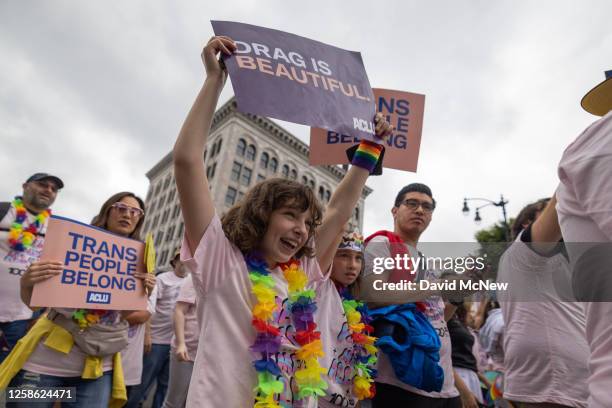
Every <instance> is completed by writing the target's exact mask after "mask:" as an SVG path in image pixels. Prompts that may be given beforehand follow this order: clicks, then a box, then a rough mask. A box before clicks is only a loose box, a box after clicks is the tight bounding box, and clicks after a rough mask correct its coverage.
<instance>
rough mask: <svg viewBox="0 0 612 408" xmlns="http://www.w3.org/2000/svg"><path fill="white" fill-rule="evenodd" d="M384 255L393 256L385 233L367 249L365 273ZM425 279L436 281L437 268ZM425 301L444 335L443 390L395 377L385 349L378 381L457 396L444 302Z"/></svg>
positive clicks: (431, 319) (436, 395)
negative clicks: (416, 384) (384, 235)
mask: <svg viewBox="0 0 612 408" xmlns="http://www.w3.org/2000/svg"><path fill="white" fill-rule="evenodd" d="M406 248H407V249H408V250H409V251H410V253H414V254H416V253H417V250H416V249H415V248H410V247H408V245H406ZM383 257H384V258H386V257H391V250H390V244H389V240H388V239H387V238H386V237H383V236H377V237H374V238H372V240H371V241H370V242H369V243H368V245H367V246H366V249H365V270H364V276H367V275H369V274H372V273H373V271H372V270H373V265H374V258H383ZM390 273H391V271H390V270H386V271H384V272H383V273H382V274H380V275H379V276H380V277H381V279H382V280H385V279H386V278H388V276H389V274H390ZM424 279H431V280H434V279H436V276H435V274H434V273H433V271H430V270H427V271H425V276H424ZM423 303H424V304H425V312H424V314H425V316H427V319H428V320H429V322H430V323H431V325H432V326H433V327H434V329H435V330H436V331H437V333H438V336H439V337H440V343H441V347H440V361H439V364H440V367H442V370H444V385H443V386H442V390H441V391H440V392H426V391H423V390H420V389H418V388H416V387H413V386H411V385H408V384H406V383H404V382H402V381H400V380H399V379H398V378H397V377H396V376H395V373H394V371H393V366H391V362H390V361H389V358H388V357H387V356H386V355H385V353H382V352H381V353H379V355H378V377H377V378H376V382H380V383H384V384H390V385H393V386H395V387H399V388H403V389H405V390H407V391H410V392H413V393H415V394H419V395H424V396H426V397H430V398H453V397H456V396H458V395H459V391H457V388H456V387H455V377H454V373H453V361H452V359H451V351H452V349H451V342H450V335H449V333H448V327H447V326H446V320H445V319H444V307H445V306H444V301H443V300H442V298H441V297H440V296H431V297H429V298H427V299H425V300H424V301H423Z"/></svg>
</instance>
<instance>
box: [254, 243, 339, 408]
mask: <svg viewBox="0 0 612 408" xmlns="http://www.w3.org/2000/svg"><path fill="white" fill-rule="evenodd" d="M245 262H246V264H247V268H248V270H249V279H250V280H251V283H252V285H253V288H252V293H253V294H254V295H255V298H256V299H257V300H256V303H255V306H254V307H253V321H252V324H253V327H254V328H255V331H256V332H257V336H256V338H255V342H254V343H253V345H251V351H254V352H256V353H261V358H260V359H258V360H255V361H253V366H254V368H255V371H256V372H257V385H256V386H255V389H254V393H255V404H254V407H255V408H280V405H279V404H278V402H277V401H276V395H277V394H280V393H281V392H283V389H284V386H283V383H282V381H280V380H278V379H277V378H278V376H280V375H281V370H280V368H279V367H278V365H277V364H276V362H275V361H274V360H273V359H272V358H271V356H273V355H274V354H275V353H277V352H278V351H279V350H280V347H281V333H280V329H279V327H278V325H276V324H275V322H274V317H273V316H274V312H275V311H277V309H278V306H277V304H276V299H275V298H276V291H275V290H274V286H275V283H274V279H273V278H272V276H270V271H268V269H267V265H266V262H265V261H264V260H263V259H262V258H261V257H260V256H259V255H258V254H250V255H247V256H245ZM279 266H280V268H281V270H282V271H283V275H284V277H285V279H286V280H287V283H288V284H289V303H288V309H289V311H290V315H291V320H292V323H293V326H294V327H295V334H294V338H295V341H296V342H297V343H298V344H299V345H300V348H299V350H298V351H297V353H296V355H297V358H298V360H299V361H298V362H297V364H296V366H297V367H298V369H297V370H296V371H295V373H294V380H295V383H296V385H297V389H298V391H297V399H303V398H305V397H308V396H314V397H318V396H324V395H325V391H324V390H325V389H326V388H327V383H326V382H325V380H323V379H322V377H321V376H322V374H323V373H325V369H324V368H323V367H321V365H320V364H319V360H318V358H319V357H322V356H323V355H324V353H323V344H322V343H321V332H319V331H317V330H316V328H317V325H316V323H315V321H314V312H315V310H316V309H317V307H316V304H315V302H314V299H315V292H314V290H312V289H306V285H307V283H308V277H307V276H306V273H305V272H304V270H303V269H302V268H301V267H300V263H299V261H297V260H294V259H292V260H290V261H289V262H287V263H285V264H281V265H279Z"/></svg>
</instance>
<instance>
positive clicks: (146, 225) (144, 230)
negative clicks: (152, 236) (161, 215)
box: [142, 220, 149, 233]
mask: <svg viewBox="0 0 612 408" xmlns="http://www.w3.org/2000/svg"><path fill="white" fill-rule="evenodd" d="M148 229H149V220H146V221H145V223H144V227H142V232H145V233H146V232H147V230H148Z"/></svg>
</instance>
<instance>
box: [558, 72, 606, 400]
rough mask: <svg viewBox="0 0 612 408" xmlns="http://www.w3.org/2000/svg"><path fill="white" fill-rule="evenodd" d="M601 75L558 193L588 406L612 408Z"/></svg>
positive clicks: (564, 161)
mask: <svg viewBox="0 0 612 408" xmlns="http://www.w3.org/2000/svg"><path fill="white" fill-rule="evenodd" d="M605 77H606V79H605V80H604V81H603V82H601V83H600V84H598V85H597V86H596V87H595V88H593V89H592V90H591V91H589V92H588V93H587V94H586V95H585V96H584V97H583V98H582V101H581V104H582V107H583V108H584V109H585V110H586V111H587V112H590V113H592V114H593V115H596V116H601V118H600V119H599V120H597V121H596V122H594V123H593V124H592V125H590V126H589V127H588V128H587V129H586V130H585V131H584V132H582V134H581V135H580V136H578V137H577V138H576V140H574V141H573V142H572V144H570V145H569V146H568V147H567V148H566V149H565V151H564V152H563V157H562V158H561V161H560V163H559V169H558V173H559V178H560V180H561V183H560V184H559V187H558V189H557V193H556V195H557V200H558V204H557V213H558V214H559V224H560V226H561V231H562V233H563V238H564V240H565V242H566V243H567V250H568V253H569V257H570V264H571V269H572V274H573V276H572V279H573V282H574V283H575V284H576V285H577V286H576V288H575V289H576V292H577V293H576V295H577V296H579V297H580V298H581V299H585V300H588V303H587V304H586V309H585V317H586V337H587V342H588V343H589V348H590V360H589V380H588V384H589V391H590V393H591V395H590V397H589V407H606V408H607V407H612V392H610V384H612V336H611V333H612V332H611V327H612V326H611V325H610V316H611V315H612V302H610V301H609V300H610V292H612V273H610V264H611V263H612V260H611V259H610V253H611V252H612V251H610V247H609V244H610V242H612V205H611V203H612V199H611V197H612V162H611V161H610V159H611V158H612V70H609V71H606V72H605ZM580 243H582V244H580ZM585 243H598V245H595V244H593V245H585ZM602 244H606V245H602ZM600 250H601V251H602V252H599V251H600ZM587 251H588V252H587ZM590 251H595V252H590ZM593 255H595V256H593ZM600 256H603V259H601V258H600ZM592 261H596V262H592ZM599 261H601V262H599Z"/></svg>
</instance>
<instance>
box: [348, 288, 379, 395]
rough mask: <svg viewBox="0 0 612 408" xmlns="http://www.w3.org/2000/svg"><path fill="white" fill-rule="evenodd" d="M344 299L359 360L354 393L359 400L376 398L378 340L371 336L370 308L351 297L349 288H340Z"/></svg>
mask: <svg viewBox="0 0 612 408" xmlns="http://www.w3.org/2000/svg"><path fill="white" fill-rule="evenodd" d="M339 292H340V297H342V307H343V309H344V314H345V315H346V321H347V323H348V327H349V331H350V332H351V338H352V339H353V356H354V358H355V359H356V360H357V362H356V363H355V366H354V368H353V369H354V370H355V371H354V372H355V375H354V376H353V393H354V394H355V396H356V397H357V399H358V400H360V401H361V400H363V399H366V398H372V397H374V394H375V393H376V388H375V385H374V378H375V377H376V374H377V373H376V369H375V368H374V367H375V366H376V362H377V361H378V357H377V353H378V349H377V348H376V346H375V345H374V343H375V342H376V340H377V338H376V337H373V336H371V335H370V334H371V333H372V332H373V331H374V328H373V327H372V326H370V324H369V323H370V322H371V318H370V316H369V314H368V307H367V306H366V305H365V304H364V303H363V302H359V301H357V300H355V299H353V298H352V297H351V295H350V294H349V291H348V289H347V288H339Z"/></svg>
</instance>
